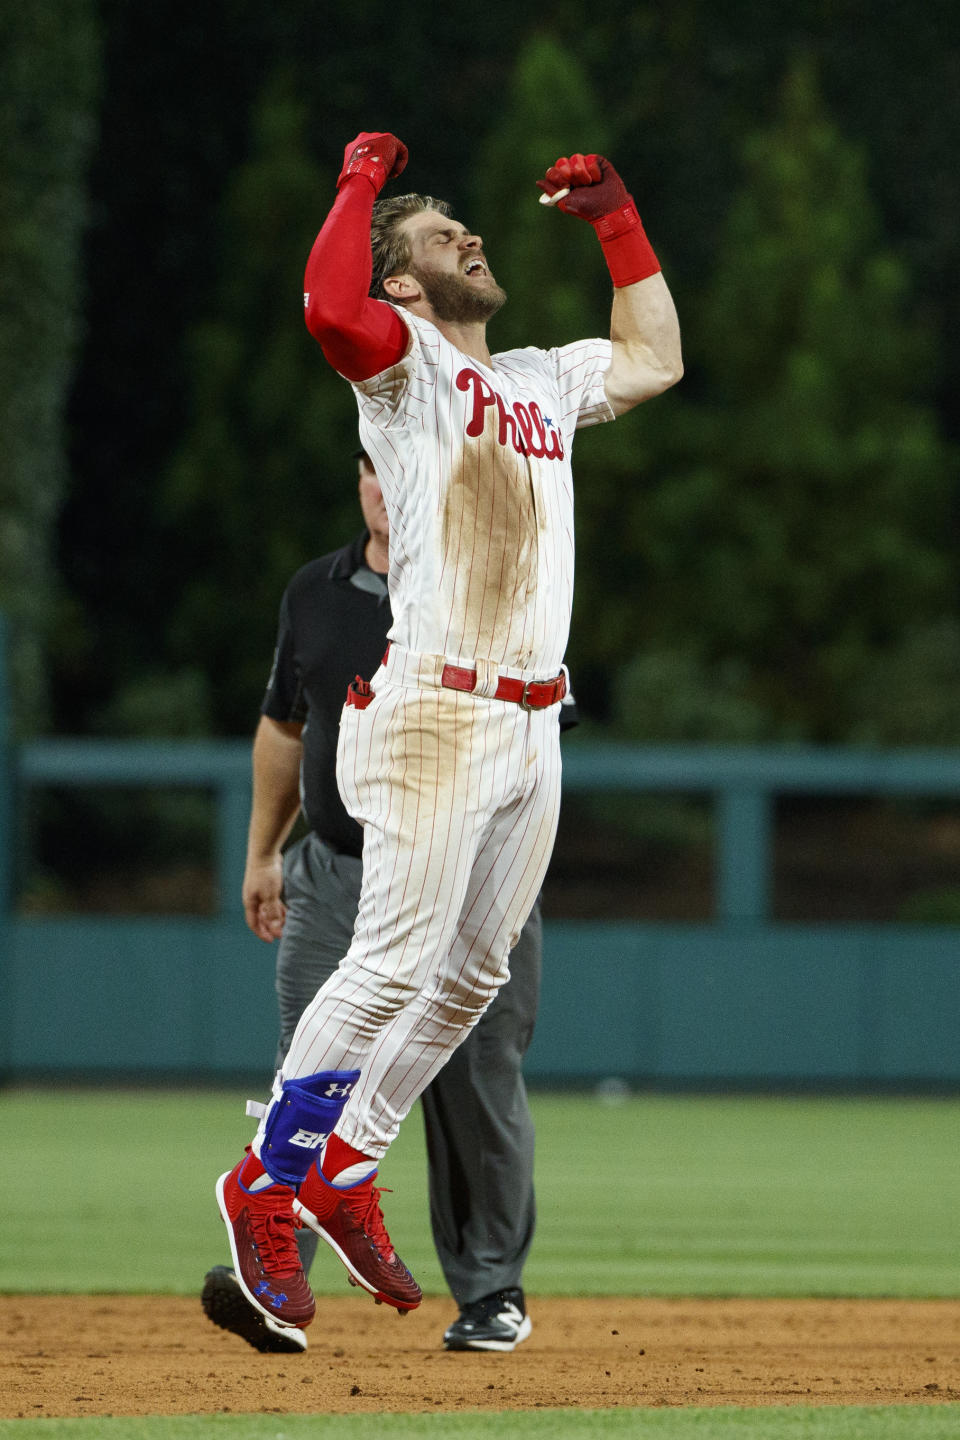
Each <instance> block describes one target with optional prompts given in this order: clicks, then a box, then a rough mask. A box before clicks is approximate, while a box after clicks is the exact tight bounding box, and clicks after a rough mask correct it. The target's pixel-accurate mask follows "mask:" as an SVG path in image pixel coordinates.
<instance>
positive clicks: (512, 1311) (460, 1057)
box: [202, 450, 576, 1351]
mask: <svg viewBox="0 0 960 1440" xmlns="http://www.w3.org/2000/svg"><path fill="white" fill-rule="evenodd" d="M354 458H355V459H356V461H357V470H358V480H359V495H360V508H361V510H362V512H363V518H364V522H365V525H366V529H365V530H364V531H363V533H362V534H361V535H358V536H357V538H356V539H355V540H354V541H353V542H352V543H351V544H349V545H345V546H343V548H342V549H340V550H336V551H334V552H333V554H331V555H325V556H323V558H322V559H319V560H313V561H311V562H310V563H309V564H308V565H305V566H304V567H303V568H302V569H301V570H299V571H298V572H297V573H296V575H294V577H293V579H292V580H291V582H290V584H289V585H288V587H287V589H286V591H285V593H284V596H283V600H282V602H281V605H280V620H279V629H278V635H277V648H276V653H275V657H274V663H273V669H272V671H271V674H270V679H269V681H268V684H267V693H266V696H265V698H264V701H263V704H262V706H261V716H260V722H259V725H258V727H257V732H256V737H255V739H254V745H253V808H252V811H251V817H250V833H249V840H248V846H247V866H246V873H245V875H244V882H243V903H244V910H245V912H246V919H247V924H248V925H249V926H250V929H251V930H253V932H254V934H256V935H259V936H260V938H261V939H263V940H268V941H269V940H273V939H275V938H279V940H280V946H279V950H278V953H277V967H276V988H277V997H278V1000H279V1006H280V1048H279V1053H278V1058H277V1065H278V1067H279V1066H280V1064H281V1063H282V1061H283V1058H284V1056H285V1055H286V1052H287V1049H288V1047H289V1045H290V1042H291V1040H292V1038H293V1033H294V1031H295V1029H296V1027H297V1022H298V1021H299V1019H300V1016H301V1014H302V1012H303V1010H304V1009H305V1008H306V1006H307V1005H308V1004H309V1003H310V1001H311V1000H312V999H313V997H314V995H315V994H316V992H317V991H318V990H319V989H320V987H321V985H323V983H324V982H325V981H326V980H327V978H328V977H329V976H330V975H331V974H332V973H333V971H334V970H335V969H336V967H337V965H338V964H339V962H340V959H341V957H342V956H343V955H345V954H346V952H347V950H348V948H349V946H350V941H351V939H352V937H353V925H354V920H355V918H356V914H357V908H358V905H359V899H360V879H361V872H362V861H361V852H362V845H363V831H362V828H361V826H360V825H358V824H357V822H356V821H355V820H353V819H352V818H351V817H350V816H349V815H348V814H347V812H346V810H345V809H344V806H343V802H342V801H341V799H340V795H339V792H338V789H337V782H336V775H335V762H336V752H337V738H338V731H339V723H340V712H341V710H342V708H343V701H344V696H345V695H346V692H347V685H348V684H349V682H350V681H351V680H352V679H353V678H354V676H355V675H356V674H360V675H362V676H364V677H369V676H370V675H372V674H373V672H374V671H375V670H376V669H377V667H378V666H379V664H380V662H381V659H382V656H383V653H384V650H385V648H386V643H387V631H388V630H389V628H390V625H391V623H392V617H391V614H390V601H389V596H388V593H387V581H386V575H387V570H388V568H389V564H388V548H389V538H390V537H389V529H388V524H387V515H386V511H385V509H384V505H383V497H382V495H381V492H380V486H379V483H378V481H377V477H376V474H375V472H374V469H373V466H372V464H371V462H370V459H369V457H368V456H367V455H366V454H365V452H364V451H362V450H358V451H356V452H355V457H354ZM563 717H564V718H563V721H562V722H561V723H562V726H563V727H564V728H566V726H567V725H573V724H575V723H576V720H575V714H574V710H573V707H572V706H569V707H565V709H564V712H563ZM301 809H302V811H303V815H304V818H305V821H306V824H307V827H308V829H307V833H306V835H305V836H304V837H303V838H302V839H300V840H298V841H297V842H296V843H295V844H293V845H292V846H290V848H289V849H288V850H287V852H286V854H285V855H283V856H282V855H281V847H282V846H283V844H284V842H285V840H286V839H287V837H288V836H289V834H290V832H291V830H292V829H293V826H294V824H295V822H296V819H297V817H298V815H299V813H300V811H301ZM541 937H542V923H541V918H540V906H539V902H538V904H537V905H535V906H534V909H533V911H532V913H531V915H530V917H529V919H528V920H527V923H526V925H525V926H524V928H523V930H522V932H521V934H520V938H519V940H518V941H517V944H516V946H515V948H514V950H513V951H512V953H511V956H510V980H509V982H508V983H507V984H506V985H505V986H504V987H503V989H502V990H501V991H500V992H499V994H498V995H497V997H496V999H495V1000H494V1002H493V1003H492V1004H491V1005H490V1007H489V1009H488V1010H487V1011H486V1012H485V1013H484V1015H483V1016H482V1018H481V1019H480V1021H479V1023H478V1024H477V1026H476V1027H475V1029H474V1030H473V1031H472V1032H471V1034H470V1035H469V1037H468V1038H467V1039H466V1040H465V1041H464V1042H463V1044H462V1045H461V1046H460V1047H459V1048H458V1049H457V1050H456V1051H455V1052H454V1054H453V1056H452V1057H451V1059H450V1060H449V1061H448V1062H447V1064H446V1066H445V1067H444V1069H443V1070H442V1071H441V1072H440V1074H439V1075H438V1076H437V1077H436V1079H435V1080H434V1081H433V1083H432V1084H431V1085H430V1086H429V1087H428V1088H427V1090H426V1091H425V1092H424V1094H423V1096H422V1097H421V1103H422V1107H423V1115H424V1123H425V1128H426V1141H427V1155H428V1159H429V1190H430V1222H431V1226H432V1229H433V1239H434V1244H435V1246H436V1249H437V1255H438V1257H439V1260H440V1264H441V1266H442V1268H443V1273H444V1276H445V1278H446V1281H447V1284H448V1286H449V1287H450V1291H451V1293H452V1295H453V1297H454V1299H455V1300H456V1302H457V1304H458V1306H459V1309H460V1313H459V1315H458V1317H457V1319H456V1320H454V1322H453V1323H452V1324H451V1325H450V1326H449V1327H448V1329H447V1330H446V1332H445V1334H444V1337H443V1342H444V1345H445V1346H446V1348H447V1349H448V1350H501V1351H503V1350H512V1349H513V1348H514V1346H515V1345H517V1344H518V1343H519V1342H520V1341H521V1340H525V1339H526V1337H527V1336H528V1335H529V1334H530V1329H531V1323H530V1317H529V1316H528V1315H527V1313H526V1305H525V1302H524V1295H523V1289H522V1285H521V1280H522V1273H523V1266H524V1262H525V1260H526V1257H527V1253H528V1251H529V1249H530V1244H531V1241H532V1239H533V1230H534V1222H535V1205H534V1193H533V1146H534V1133H533V1122H532V1119H531V1117H530V1110H529V1107H528V1105H527V1094H526V1088H525V1086H524V1082H523V1074H522V1064H523V1057H524V1054H525V1052H526V1050H527V1047H528V1045H529V1043H530V1039H531V1036H532V1034H533V1026H534V1020H535V1018H536V1011H537V1001H538V997H539V990H540V968H541ZM297 1244H298V1246H299V1249H300V1256H301V1260H302V1263H303V1268H304V1270H305V1271H309V1269H310V1266H311V1264H312V1262H313V1258H314V1255H315V1253H316V1247H317V1236H316V1235H315V1234H314V1233H313V1231H311V1230H309V1229H306V1228H304V1229H301V1230H300V1231H299V1232H298V1235H297ZM202 1298H203V1307H204V1310H205V1311H206V1313H207V1315H208V1316H209V1317H210V1319H211V1320H213V1321H214V1322H215V1323H216V1324H218V1325H221V1326H223V1328H225V1329H228V1330H232V1331H234V1333H236V1334H239V1335H241V1336H243V1338H244V1339H246V1340H248V1341H249V1342H250V1343H251V1344H252V1345H254V1346H255V1347H256V1348H257V1349H259V1350H282V1351H293V1350H304V1349H306V1344H307V1337H306V1335H305V1334H304V1332H303V1331H302V1330H290V1329H281V1328H280V1327H276V1328H274V1326H273V1325H272V1323H271V1322H270V1321H269V1320H268V1319H266V1318H265V1317H263V1316H261V1315H260V1314H258V1313H257V1312H256V1311H255V1310H254V1309H253V1307H252V1306H250V1305H248V1303H247V1301H246V1299H245V1297H244V1296H243V1294H242V1292H241V1291H240V1288H239V1286H238V1285H237V1283H236V1280H235V1278H234V1276H233V1272H232V1271H231V1270H229V1269H227V1268H226V1267H224V1266H215V1267H214V1268H213V1269H212V1270H210V1271H209V1272H208V1274H207V1276H206V1279H205V1282H204V1289H203V1297H202Z"/></svg>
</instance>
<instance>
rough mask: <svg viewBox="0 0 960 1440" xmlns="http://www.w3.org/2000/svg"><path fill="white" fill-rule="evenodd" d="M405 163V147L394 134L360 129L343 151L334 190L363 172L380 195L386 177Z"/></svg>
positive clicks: (387, 178)
mask: <svg viewBox="0 0 960 1440" xmlns="http://www.w3.org/2000/svg"><path fill="white" fill-rule="evenodd" d="M406 163H407V147H406V145H404V143H403V141H402V140H398V139H397V137H396V135H390V134H389V133H388V132H385V131H377V130H374V131H370V130H361V132H360V134H359V135H358V136H357V138H356V139H355V140H351V141H350V144H349V145H348V146H347V148H346V150H344V152H343V169H342V170H341V171H340V174H339V175H338V176H337V189H338V190H339V189H340V186H341V185H342V184H343V183H344V181H345V180H348V179H349V178H350V176H351V175H365V176H366V177H367V179H368V180H369V181H370V184H371V185H372V186H373V193H374V194H375V195H379V193H380V191H381V190H382V189H383V187H384V185H386V183H387V181H388V180H392V179H393V177H394V176H395V175H399V174H400V173H401V172H402V170H403V168H404V166H405V165H406Z"/></svg>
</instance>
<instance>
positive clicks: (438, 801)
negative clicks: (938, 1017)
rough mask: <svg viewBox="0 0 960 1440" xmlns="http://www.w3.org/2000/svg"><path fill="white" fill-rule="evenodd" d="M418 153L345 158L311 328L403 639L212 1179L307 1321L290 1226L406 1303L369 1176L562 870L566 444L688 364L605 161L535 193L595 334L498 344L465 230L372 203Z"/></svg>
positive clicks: (403, 1272) (237, 1239)
mask: <svg viewBox="0 0 960 1440" xmlns="http://www.w3.org/2000/svg"><path fill="white" fill-rule="evenodd" d="M406 162H407V151H406V147H405V146H404V145H403V144H402V143H401V142H400V141H399V140H398V139H397V138H396V137H395V136H393V135H389V134H382V133H364V134H361V135H359V136H358V137H357V139H356V140H354V141H353V142H352V143H351V144H350V145H348V146H347V149H346V153H345V158H344V165H343V169H342V171H341V173H340V176H339V179H338V182H337V189H338V195H337V199H336V202H335V204H334V206H333V209H332V210H331V212H330V214H329V215H328V217H327V220H326V222H325V223H324V226H323V228H322V230H321V231H320V234H319V235H318V237H317V240H316V241H315V243H314V247H313V250H312V251H311V254H310V258H309V261H308V264H307V271H306V277H305V295H304V303H305V307H306V320H307V326H308V328H309V330H310V332H311V334H312V335H314V337H315V338H316V339H317V340H318V341H319V343H320V346H321V348H322V349H323V353H324V355H325V356H326V358H327V360H328V361H329V362H330V364H331V365H332V366H333V367H334V369H335V370H336V371H338V372H339V374H340V375H342V376H343V377H344V378H345V379H346V380H348V381H349V382H350V384H351V385H352V386H353V389H354V393H355V395H356V397H357V404H358V407H359V411H360V422H359V423H360V438H361V443H362V445H363V448H364V450H365V451H366V453H367V454H368V455H369V456H370V458H371V460H372V461H373V463H374V466H375V468H376V472H377V475H378V477H379V479H380V484H381V487H382V490H383V498H384V503H385V505H386V510H387V514H388V517H389V524H390V569H389V575H388V586H389V593H390V604H391V611H392V615H393V623H392V625H391V628H390V632H389V639H390V644H389V648H388V650H387V653H386V655H385V657H384V659H383V662H382V664H381V665H380V667H379V668H378V669H377V670H376V671H375V672H374V674H373V675H372V676H370V677H368V678H360V677H358V678H357V680H355V681H354V682H353V683H352V685H351V687H350V690H349V692H348V696H347V701H346V704H345V706H344V709H343V713H342V717H341V721H340V733H339V739H338V748H337V780H338V785H339V789H340V793H341V796H342V798H343V800H344V803H345V805H346V807H347V810H348V811H349V813H350V814H351V815H352V816H353V817H354V818H355V819H356V820H358V821H359V822H360V824H361V825H362V826H363V827H364V828H363V878H362V884H361V893H360V905H359V911H358V914H357V920H356V925H355V927H354V932H353V939H352V941H351V944H350V946H349V949H348V950H347V953H346V955H345V956H344V958H343V959H342V960H341V962H340V965H339V967H338V968H337V970H336V971H335V972H334V974H333V975H332V976H331V977H330V979H329V980H327V981H326V983H325V984H324V985H323V986H322V987H321V989H320V990H319V991H318V992H317V994H316V997H315V998H314V1000H313V1002H312V1003H311V1004H310V1005H308V1006H307V1008H306V1010H305V1011H304V1012H303V1015H302V1017H301V1019H300V1022H299V1025H298V1026H297V1030H296V1032H295V1034H294V1036H293V1040H292V1042H291V1045H290V1049H289V1051H288V1053H287V1057H286V1060H285V1061H284V1064H283V1066H282V1068H281V1070H280V1071H279V1072H278V1074H277V1078H276V1081H275V1084H274V1090H273V1095H272V1098H271V1101H270V1103H269V1104H268V1105H265V1106H263V1107H261V1108H262V1111H263V1113H262V1116H261V1122H260V1126H259V1128H258V1130H257V1133H256V1136H255V1137H254V1140H253V1142H252V1145H251V1147H250V1149H249V1152H248V1153H247V1154H246V1155H245V1156H244V1157H243V1158H241V1159H240V1161H239V1162H238V1163H237V1164H236V1165H235V1166H234V1168H233V1169H232V1170H230V1171H228V1172H227V1173H226V1174H225V1175H222V1176H221V1177H220V1180H219V1181H218V1183H217V1197H218V1202H219V1205H220V1211H221V1214H222V1216H223V1218H224V1221H225V1222H226V1226H227V1233H228V1236H229V1240H230V1247H231V1252H232V1255H233V1261H234V1268H235V1270H236V1273H237V1278H238V1281H239V1283H240V1285H241V1288H242V1289H243V1291H244V1294H245V1295H246V1296H247V1299H248V1300H249V1301H250V1303H251V1304H252V1305H254V1306H255V1307H256V1308H257V1309H258V1310H259V1311H260V1312H261V1314H263V1315H264V1316H265V1317H269V1318H270V1319H272V1320H273V1321H275V1322H276V1323H278V1324H280V1325H288V1326H295V1327H296V1326H299V1327H303V1326H305V1325H308V1324H309V1323H310V1321H311V1319H312V1318H313V1315H314V1310H315V1303H314V1298H313V1295H312V1293H311V1290H310V1287H309V1284H308V1282H307V1279H306V1276H305V1275H304V1272H303V1269H302V1267H301V1264H300V1259H299V1255H298V1251H297V1246H296V1243H295V1240H294V1224H295V1221H296V1219H299V1220H300V1222H301V1223H302V1224H305V1225H308V1226H309V1227H310V1228H311V1229H312V1230H314V1231H316V1233H317V1234H318V1235H319V1236H320V1237H321V1238H322V1239H323V1240H325V1241H326V1242H327V1243H328V1244H329V1245H330V1246H331V1247H332V1249H333V1250H334V1251H335V1253H336V1254H337V1255H338V1256H339V1258H340V1259H341V1261H342V1262H343V1264H344V1265H345V1266H346V1268H347V1270H348V1273H349V1276H350V1278H351V1280H352V1281H353V1282H354V1283H356V1284H358V1285H361V1286H363V1287H364V1288H365V1289H366V1290H368V1291H370V1292H371V1293H372V1294H373V1295H374V1296H375V1297H376V1298H377V1299H378V1300H380V1301H386V1302H387V1303H388V1304H390V1305H392V1306H394V1307H395V1308H396V1309H397V1310H399V1311H400V1312H404V1311H407V1310H411V1309H413V1308H414V1307H415V1306H416V1305H418V1304H419V1303H420V1299H421V1294H420V1287H419V1286H418V1285H417V1282H416V1280H415V1279H414V1278H413V1276H412V1275H411V1274H410V1272H409V1270H408V1269H407V1267H406V1266H405V1265H404V1264H403V1261H402V1260H401V1259H400V1257H399V1256H398V1255H397V1253H396V1251H395V1249H394V1247H393V1245H392V1243H391V1241H390V1238H389V1236H388V1234H387V1231H386V1228H385V1225H384V1220H383V1215H382V1211H381V1209H380V1204H379V1196H380V1193H381V1192H380V1191H379V1190H378V1189H377V1187H376V1186H375V1185H374V1183H373V1182H374V1179H375V1177H376V1174H377V1169H378V1166H379V1163H380V1160H381V1158H382V1157H383V1155H384V1154H385V1153H386V1151H387V1149H388V1147H389V1146H390V1144H391V1142H392V1140H393V1139H394V1137H395V1136H396V1134H397V1130H398V1127H399V1126H400V1124H401V1122H402V1120H403V1118H404V1116H405V1115H406V1114H407V1112H408V1111H409V1109H410V1107H411V1106H412V1104H413V1102H414V1100H415V1099H416V1098H417V1096H418V1095H419V1094H420V1093H421V1092H422V1091H423V1090H424V1089H425V1087H426V1086H427V1085H428V1084H429V1083H430V1081H431V1080H432V1079H433V1077H434V1076H435V1075H436V1074H437V1073H438V1071H439V1070H440V1069H441V1068H442V1066H443V1065H444V1064H445V1062H446V1061H447V1059H448V1058H449V1056H450V1055H451V1054H452V1053H453V1051H454V1050H455V1049H456V1047H457V1046H458V1045H459V1044H460V1043H461V1042H462V1041H463V1040H464V1039H465V1038H466V1036H467V1035H468V1034H469V1033H470V1031H471V1029H472V1028H473V1027H474V1026H475V1025H476V1023H477V1021H478V1020H479V1018H480V1016H481V1015H482V1014H483V1012H484V1010H485V1009H486V1007H487V1006H488V1005H489V1004H490V1002H491V1000H492V999H493V997H494V996H495V995H496V993H497V991H498V990H499V988H500V987H501V986H502V985H503V983H504V982H505V980H506V979H507V976H508V956H509V952H510V949H511V947H512V946H513V944H514V943H515V941H516V939H517V936H518V935H519V933H520V929H521V927H522V925H523V923H524V920H525V919H526V917H527V915H528V914H529V912H530V909H531V907H532V906H533V903H534V901H535V899H536V897H537V894H538V892H539V890H540V886H541V882H542V881H543V878H544V875H545V873H546V869H547V865H548V862H549V859H550V854H551V850H552V847H553V841H554V835H555V832H556V824H557V813H558V807H559V800H560V745H559V726H558V724H557V713H558V712H557V706H558V705H559V704H560V703H561V701H562V699H563V696H564V693H565V691H566V683H567V682H566V674H565V671H564V668H563V656H564V650H565V646H566V641H567V634H568V630H569V622H570V612H571V603H572V590H573V488H572V478H571V469H570V450H571V446H572V442H573V437H574V432H575V431H576V430H577V429H578V428H579V427H581V426H586V425H594V424H599V423H600V422H602V421H604V420H612V419H614V418H615V417H616V416H617V415H620V414H622V413H624V412H625V411H627V410H630V409H631V408H632V407H633V406H635V405H637V404H640V403H641V402H642V401H644V400H648V399H651V398H652V397H653V396H655V395H659V394H661V393H662V392H663V391H664V390H666V389H668V388H669V387H670V386H671V385H673V384H675V383H676V381H677V380H678V379H679V378H680V375H681V373H682V365H681V359H680V336H679V327H678V323H677V317H676V311H675V309H674V306H673V301H672V299H671V297H670V293H669V291H668V289H667V286H666V284H665V282H664V279H663V276H662V275H661V273H660V267H659V264H658V262H657V259H656V256H655V255H654V253H653V250H652V249H651V246H650V244H649V241H648V240H647V237H646V235H645V233H644V230H643V227H642V225H641V223H640V218H639V216H638V214H637V210H636V207H635V205H634V203H633V200H632V199H631V197H630V195H629V194H628V193H627V190H626V188H625V186H624V184H623V182H622V180H621V179H620V177H619V175H618V174H617V172H616V170H615V169H614V168H613V166H612V165H611V164H610V162H609V161H608V160H606V159H605V158H604V157H603V156H598V155H586V156H584V155H579V154H575V155H572V156H570V157H569V158H567V157H563V158H561V159H560V160H558V161H557V162H556V164H555V165H552V166H551V167H550V168H549V169H548V170H547V172H546V176H545V178H544V179H543V180H540V181H538V182H537V184H538V185H539V187H540V189H541V190H542V191H543V198H544V200H545V201H547V202H553V203H554V204H555V206H556V208H558V209H560V210H562V211H563V212H564V213H565V214H566V215H571V216H575V217H578V218H580V219H583V220H586V221H587V222H589V223H590V224H591V225H593V227H594V229H595V230H596V232H597V236H598V238H599V241H600V245H601V248H602V251H603V255H604V258H605V260H606V262H607V266H608V268H609V271H610V274H611V278H612V280H613V286H614V298H613V311H612V318H611V326H610V338H609V340H604V339H595V340H584V341H581V342H579V343H576V344H572V345H564V346H561V347H559V348H557V349H554V350H537V349H522V350H511V351H507V352H505V353H501V354H497V355H494V356H491V354H490V352H489V350H488V348H487V339H486V326H487V322H488V321H489V320H490V319H491V317H492V316H493V315H494V314H495V313H496V311H497V310H498V309H499V308H500V306H501V305H502V304H503V302H504V299H505V296H504V293H503V291H502V290H501V289H500V287H499V286H498V285H497V283H496V281H495V280H494V278H493V275H492V273H491V270H490V267H489V265H488V262H487V258H486V256H485V255H484V251H483V242H482V240H481V239H480V236H479V235H475V234H473V233H472V232H471V231H470V230H468V229H467V228H466V227H465V226H464V225H462V224H461V223H460V222H459V221H457V220H455V219H454V218H453V217H452V216H451V214H450V211H449V207H448V206H447V205H446V204H445V203H444V202H442V201H438V200H434V199H432V198H430V197H429V196H420V195H404V196H399V197H397V198H394V199H390V200H385V201H380V202H378V203H376V204H375V201H376V199H377V196H378V195H379V192H380V191H381V189H382V188H383V186H384V184H385V183H386V181H387V180H388V179H390V178H391V177H392V176H397V175H399V174H400V173H401V171H402V170H403V168H404V166H405V165H406ZM543 223H544V224H551V223H562V222H561V221H560V220H559V218H558V217H551V216H549V215H546V214H545V215H544V222H543Z"/></svg>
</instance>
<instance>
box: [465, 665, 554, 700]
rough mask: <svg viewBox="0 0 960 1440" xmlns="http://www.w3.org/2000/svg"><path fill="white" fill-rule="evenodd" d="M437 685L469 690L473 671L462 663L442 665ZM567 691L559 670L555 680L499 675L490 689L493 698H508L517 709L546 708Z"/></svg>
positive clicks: (474, 681) (473, 685)
mask: <svg viewBox="0 0 960 1440" xmlns="http://www.w3.org/2000/svg"><path fill="white" fill-rule="evenodd" d="M440 684H441V685H442V686H443V687H444V689H445V690H467V691H473V690H475V689H476V686H477V672H476V670H467V669H465V668H464V667H463V666H462V665H444V667H443V670H442V671H441V672H440ZM566 693H567V677H566V675H565V674H564V673H563V671H562V670H561V672H560V674H559V675H558V676H557V678H556V679H555V680H515V679H513V678H512V677H511V676H509V675H501V676H500V678H499V679H498V681H497V688H496V690H494V692H493V699H494V700H512V701H513V702H514V704H515V705H519V706H520V708H521V710H546V708H547V706H548V705H556V704H557V702H558V701H559V700H562V699H563V697H564V695H566Z"/></svg>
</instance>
